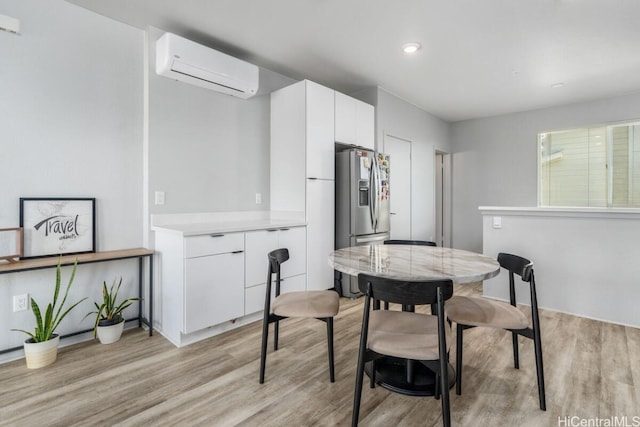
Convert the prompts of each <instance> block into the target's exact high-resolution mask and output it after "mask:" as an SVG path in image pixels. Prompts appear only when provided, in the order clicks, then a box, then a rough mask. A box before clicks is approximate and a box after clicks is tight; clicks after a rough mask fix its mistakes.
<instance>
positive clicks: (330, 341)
mask: <svg viewBox="0 0 640 427" xmlns="http://www.w3.org/2000/svg"><path fill="white" fill-rule="evenodd" d="M327 347H328V351H329V379H330V380H331V382H332V383H333V382H335V381H336V378H335V369H334V364H333V317H329V318H327Z"/></svg>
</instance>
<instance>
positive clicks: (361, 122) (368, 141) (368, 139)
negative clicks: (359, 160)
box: [356, 101, 375, 150]
mask: <svg viewBox="0 0 640 427" xmlns="http://www.w3.org/2000/svg"><path fill="white" fill-rule="evenodd" d="M356 115H357V139H356V141H357V144H356V145H359V146H360V147H364V148H369V149H370V150H375V108H373V105H370V104H367V103H366V102H362V101H357V103H356Z"/></svg>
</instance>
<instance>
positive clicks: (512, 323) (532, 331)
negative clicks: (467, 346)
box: [447, 253, 547, 411]
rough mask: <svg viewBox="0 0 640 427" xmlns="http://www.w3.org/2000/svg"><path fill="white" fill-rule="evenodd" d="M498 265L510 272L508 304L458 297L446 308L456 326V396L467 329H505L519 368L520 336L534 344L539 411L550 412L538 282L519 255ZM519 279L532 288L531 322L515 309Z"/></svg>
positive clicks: (501, 258) (503, 258)
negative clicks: (546, 387) (537, 293)
mask: <svg viewBox="0 0 640 427" xmlns="http://www.w3.org/2000/svg"><path fill="white" fill-rule="evenodd" d="M498 263H499V264H500V266H501V267H502V268H504V269H506V270H507V271H508V272H509V300H510V301H509V302H510V303H509V304H507V303H505V302H502V301H496V300H491V299H487V298H479V297H466V296H455V297H453V298H452V299H451V301H449V303H448V304H447V318H448V319H449V320H450V321H451V322H455V323H456V394H458V395H460V394H461V393H462V336H463V331H464V330H465V329H469V328H474V327H476V326H485V327H489V328H499V329H505V330H507V331H510V332H511V335H512V340H513V362H514V367H515V368H516V369H519V368H520V361H519V354H518V335H522V336H523V337H526V338H530V339H532V340H533V344H534V352H535V358H536V371H537V376H538V398H539V400H540V409H542V410H543V411H545V410H546V409H547V405H546V399H545V393H544V369H543V364H542V342H541V338H540V314H539V312H538V299H537V296H536V281H535V278H534V274H533V263H532V262H531V261H529V260H528V259H526V258H522V257H520V256H517V255H511V254H505V253H500V254H498ZM516 275H517V276H520V277H521V279H522V281H523V282H526V283H527V284H528V285H529V292H530V295H531V319H532V325H531V327H530V326H529V320H528V319H527V316H525V314H524V313H523V312H522V311H520V310H519V309H518V308H517V306H516V292H515V280H514V276H516Z"/></svg>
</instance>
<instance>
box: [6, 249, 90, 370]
mask: <svg viewBox="0 0 640 427" xmlns="http://www.w3.org/2000/svg"><path fill="white" fill-rule="evenodd" d="M61 262H62V258H60V261H58V266H57V267H56V286H55V289H54V292H53V301H52V302H50V303H49V304H48V305H47V309H46V310H45V314H44V317H43V316H42V312H41V310H40V306H39V305H38V303H37V302H36V300H35V299H34V298H31V310H32V311H33V315H34V317H35V320H36V327H35V330H34V331H33V333H31V332H29V331H25V330H23V329H12V330H13V331H19V332H24V333H25V334H27V335H29V337H30V338H28V339H27V340H26V341H25V342H24V356H25V359H26V361H27V368H29V369H36V368H42V367H44V366H48V365H51V364H52V363H53V362H55V361H56V358H57V356H58V343H59V342H60V336H59V335H58V334H55V333H54V332H55V330H56V328H57V327H58V325H59V324H60V322H61V321H62V319H64V318H65V316H66V315H67V314H69V312H70V311H71V310H72V309H73V308H74V307H75V306H77V305H78V304H80V303H81V302H82V301H84V300H85V299H86V298H83V299H81V300H80V301H78V302H76V303H75V304H72V305H71V306H70V307H68V308H67V309H66V310H64V311H63V309H64V305H65V302H66V301H67V295H68V294H69V289H70V288H71V284H72V283H73V279H74V277H75V275H76V268H77V267H78V260H76V262H75V263H74V264H73V270H72V272H71V277H70V278H69V282H68V283H67V287H66V289H65V291H64V297H63V298H62V302H61V303H60V305H59V306H58V297H59V296H60V282H61Z"/></svg>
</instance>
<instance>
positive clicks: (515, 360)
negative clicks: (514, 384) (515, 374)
mask: <svg viewBox="0 0 640 427" xmlns="http://www.w3.org/2000/svg"><path fill="white" fill-rule="evenodd" d="M511 338H512V340H513V367H514V368H516V369H520V356H519V355H518V334H516V333H515V332H511Z"/></svg>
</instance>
